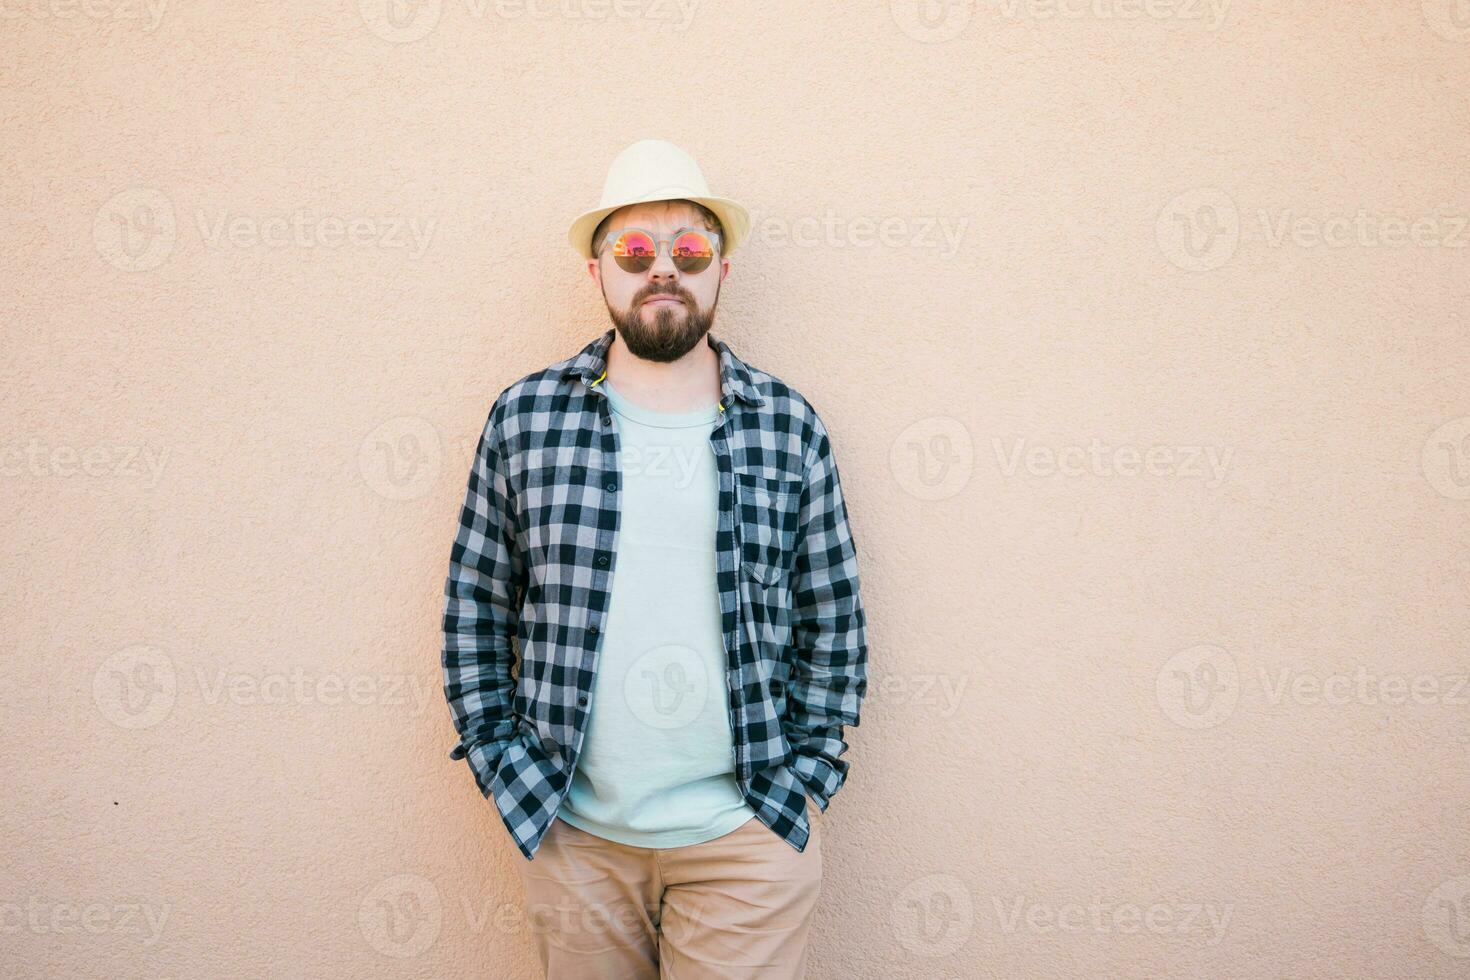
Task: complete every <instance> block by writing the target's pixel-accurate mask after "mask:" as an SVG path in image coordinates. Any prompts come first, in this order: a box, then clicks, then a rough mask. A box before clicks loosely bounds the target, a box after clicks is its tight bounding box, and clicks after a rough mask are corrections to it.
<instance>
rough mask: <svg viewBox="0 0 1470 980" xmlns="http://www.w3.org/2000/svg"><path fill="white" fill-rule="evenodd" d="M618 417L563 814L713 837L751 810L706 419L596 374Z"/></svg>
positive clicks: (609, 829) (612, 832)
mask: <svg viewBox="0 0 1470 980" xmlns="http://www.w3.org/2000/svg"><path fill="white" fill-rule="evenodd" d="M601 385H602V390H603V391H604V392H605V393H606V394H607V398H608V402H609V404H610V407H611V408H612V410H613V412H614V413H616V414H617V416H618V421H617V424H618V437H619V441H620V450H621V453H620V456H619V468H620V470H621V489H620V491H619V492H620V494H621V499H620V501H619V504H620V507H621V510H622V523H621V524H620V526H619V529H618V554H617V564H616V566H615V568H614V571H613V576H612V598H611V600H610V602H609V607H608V614H607V622H606V629H605V631H604V635H603V639H602V650H601V652H600V653H599V654H598V663H597V676H596V678H595V680H594V682H593V696H592V709H591V712H592V713H591V715H590V717H589V718H588V727H587V732H586V734H585V735H584V736H583V742H582V752H581V755H580V756H579V757H578V761H577V769H576V772H575V773H573V775H572V785H571V788H570V790H569V791H568V794H567V796H566V798H565V799H564V800H563V801H562V804H561V807H560V808H559V809H558V811H557V815H558V816H559V817H561V818H562V819H563V820H565V821H566V822H567V823H569V824H571V825H572V826H574V827H577V828H579V829H581V830H585V831H587V832H588V833H589V834H595V835H596V836H598V837H603V838H606V839H608V840H612V841H617V842H619V843H622V844H629V845H632V846H635V847H682V846H684V845H686V844H698V843H701V842H703V841H707V840H713V839H714V838H716V837H720V836H722V835H724V834H727V833H729V832H730V831H732V830H735V829H736V828H737V827H739V826H741V825H742V824H744V823H745V822H746V821H747V820H749V819H750V818H752V817H754V816H755V810H753V809H752V808H751V807H750V805H749V804H748V803H746V802H745V800H744V799H743V798H742V797H741V795H740V789H739V786H738V785H737V784H736V781H735V748H734V739H733V736H732V732H731V728H730V713H729V708H728V702H729V697H730V695H729V688H728V686H727V682H726V661H725V647H724V641H723V639H722V636H721V633H720V602H719V587H718V584H717V583H716V581H715V568H716V561H715V529H716V525H717V521H718V518H719V482H718V471H717V469H716V466H715V456H714V449H713V447H711V445H710V442H709V436H710V431H711V430H712V429H713V428H714V426H715V423H716V422H717V421H718V418H719V408H718V406H716V405H714V404H710V405H709V406H708V407H707V408H703V409H699V410H696V411H692V412H658V411H653V410H652V409H648V408H643V407H641V406H639V405H637V404H634V403H633V402H630V401H629V400H628V399H627V398H626V397H625V396H623V395H622V394H621V393H620V392H618V391H617V390H616V389H615V388H613V386H612V384H611V383H610V382H608V381H607V380H606V379H603V381H602V382H601Z"/></svg>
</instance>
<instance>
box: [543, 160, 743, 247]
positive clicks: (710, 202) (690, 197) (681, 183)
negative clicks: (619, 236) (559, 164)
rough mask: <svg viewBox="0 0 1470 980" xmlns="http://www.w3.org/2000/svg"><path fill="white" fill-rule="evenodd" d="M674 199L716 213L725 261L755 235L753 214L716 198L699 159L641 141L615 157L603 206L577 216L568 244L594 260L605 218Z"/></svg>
mask: <svg viewBox="0 0 1470 980" xmlns="http://www.w3.org/2000/svg"><path fill="white" fill-rule="evenodd" d="M673 200H686V201H696V202H698V203H699V204H703V205H704V206H705V207H707V208H709V209H710V210H711V211H713V212H714V213H715V216H716V217H717V218H719V219H720V224H721V225H722V226H723V228H724V235H723V236H722V240H721V243H720V255H721V257H723V256H726V255H729V254H730V253H731V252H733V251H735V249H736V248H737V247H739V245H740V243H741V242H743V241H745V238H746V236H747V235H748V234H749V233H750V213H749V212H748V211H746V210H745V208H744V206H743V205H740V204H737V203H736V202H735V201H732V200H730V199H729V198H727V197H714V196H712V195H711V194H710V192H709V185H708V184H706V183H705V182H704V174H703V173H701V172H700V169H699V164H697V163H695V162H694V158H693V157H691V156H690V155H689V154H688V153H685V152H684V151H683V150H682V149H680V148H679V147H677V146H675V145H674V144H673V143H670V142H668V141H667V140H639V141H638V142H637V143H634V144H633V145H632V146H629V147H628V148H627V149H625V150H623V152H621V153H619V154H618V155H617V157H616V158H614V160H613V162H612V165H611V166H609V167H608V169H607V180H606V181H605V182H604V183H603V185H602V203H601V204H599V205H598V206H597V207H596V208H594V209H593V210H591V211H584V212H582V213H581V214H579V215H578V216H577V219H576V220H575V221H573V222H572V228H571V231H570V232H568V233H567V240H568V241H570V242H571V243H572V247H573V248H575V249H576V250H577V251H578V252H580V253H581V254H582V255H583V257H585V258H589V259H590V258H592V257H593V255H592V232H594V231H595V230H596V229H597V225H598V223H599V222H600V221H602V219H603V218H606V217H607V216H608V215H610V214H612V213H613V212H614V211H616V210H617V209H618V208H621V207H624V206H626V205H629V204H647V203H648V202H650V201H673Z"/></svg>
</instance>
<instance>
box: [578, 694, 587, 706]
mask: <svg viewBox="0 0 1470 980" xmlns="http://www.w3.org/2000/svg"><path fill="white" fill-rule="evenodd" d="M577 703H578V704H586V703H587V695H585V694H584V695H582V696H581V697H580V698H578V699H577Z"/></svg>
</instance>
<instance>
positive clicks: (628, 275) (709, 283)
mask: <svg viewBox="0 0 1470 980" xmlns="http://www.w3.org/2000/svg"><path fill="white" fill-rule="evenodd" d="M629 226H631V227H635V228H643V229H646V230H647V231H649V232H651V233H652V234H653V235H654V236H670V235H672V234H673V233H674V232H675V231H678V230H679V229H681V228H696V229H699V230H701V231H704V230H707V229H705V226H704V221H703V220H702V219H701V217H700V214H699V212H698V211H697V210H696V209H695V208H694V206H693V205H692V204H690V203H689V202H687V201H656V202H654V203H651V204H630V205H628V206H627V207H625V208H620V209H618V210H617V211H614V212H613V213H612V214H611V215H609V216H608V219H607V221H605V222H604V223H603V225H602V232H601V237H600V238H599V239H598V240H597V241H595V242H594V243H593V244H594V246H595V247H601V249H602V250H601V252H599V253H598V255H597V257H596V258H593V259H589V260H588V262H587V269H588V271H589V272H590V273H591V274H592V278H593V279H594V280H595V281H596V282H597V284H598V285H599V286H600V287H601V288H602V298H603V300H604V302H606V303H607V312H608V315H609V316H611V317H612V321H613V326H614V327H616V328H617V331H618V334H619V335H620V336H621V337H622V338H623V343H624V344H625V345H626V346H627V348H628V350H629V351H630V352H632V353H633V355H634V356H636V357H641V358H644V359H645V360H649V361H664V362H668V361H676V360H678V359H679V358H681V357H683V356H684V355H685V354H687V353H689V352H690V351H691V350H693V349H694V346H695V345H696V344H698V343H700V342H701V341H703V339H704V335H705V334H707V333H708V332H709V329H710V327H711V325H713V323H714V320H715V304H716V303H718V302H719V298H720V283H721V282H723V281H724V279H725V276H727V275H729V273H730V260H729V259H726V258H721V259H719V260H717V261H715V262H711V263H710V264H709V265H708V266H706V267H705V268H704V270H703V271H700V272H696V273H692V274H691V273H688V272H681V271H679V269H678V268H677V267H676V266H675V265H674V261H673V258H672V256H671V255H670V254H669V251H670V250H669V248H668V243H666V242H661V243H660V244H659V251H658V258H657V260H655V262H654V263H653V265H652V266H651V267H650V268H649V269H648V270H647V271H646V272H624V271H623V270H622V269H621V268H620V267H619V266H618V264H617V262H615V261H614V260H613V257H612V247H611V245H608V246H605V247H603V245H602V239H603V238H606V236H607V233H608V232H609V231H615V230H616V229H618V228H624V227H629Z"/></svg>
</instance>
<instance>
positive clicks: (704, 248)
mask: <svg viewBox="0 0 1470 980" xmlns="http://www.w3.org/2000/svg"><path fill="white" fill-rule="evenodd" d="M665 243H668V244H669V257H670V258H671V259H672V260H673V262H674V268H676V269H678V270H679V271H680V272H688V273H695V272H703V271H704V270H705V269H708V268H709V264H710V263H711V262H713V261H714V258H715V255H716V254H718V252H719V250H720V236H719V234H718V233H717V232H713V231H701V230H699V229H697V228H680V229H679V230H678V231H676V232H674V233H673V234H672V235H655V234H654V233H653V232H651V231H649V230H648V229H646V228H614V229H613V230H612V231H610V232H608V233H607V234H606V235H605V236H604V237H603V239H602V248H606V247H607V246H608V245H609V244H611V245H612V250H613V261H614V262H616V263H617V264H618V268H619V269H622V270H623V271H624V272H647V271H648V270H649V269H651V268H653V263H654V262H655V261H656V260H657V259H658V252H659V247H660V246H662V245H663V244H665ZM598 254H599V255H600V254H602V249H601V248H599V249H598Z"/></svg>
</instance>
